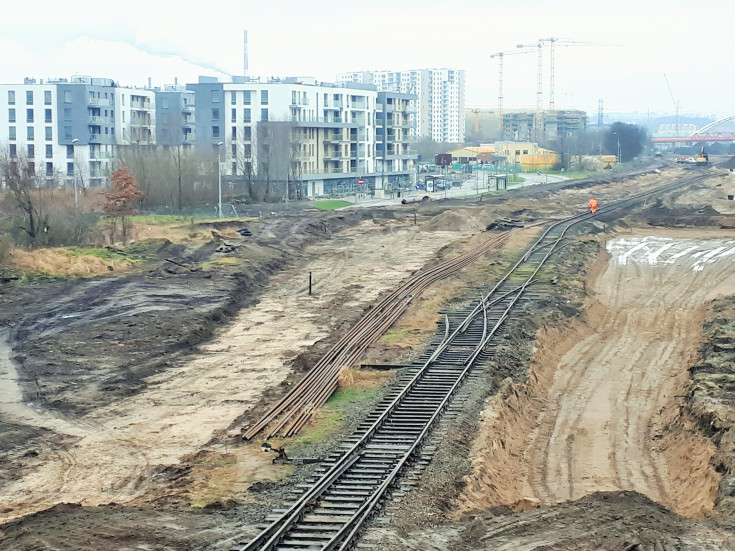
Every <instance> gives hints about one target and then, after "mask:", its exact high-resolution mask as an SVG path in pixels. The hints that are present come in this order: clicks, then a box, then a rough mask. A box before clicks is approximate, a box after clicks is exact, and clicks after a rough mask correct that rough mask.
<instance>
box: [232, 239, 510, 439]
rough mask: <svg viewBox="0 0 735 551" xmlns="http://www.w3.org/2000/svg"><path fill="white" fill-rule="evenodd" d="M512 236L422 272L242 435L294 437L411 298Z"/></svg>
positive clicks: (363, 320) (364, 319) (356, 327)
mask: <svg viewBox="0 0 735 551" xmlns="http://www.w3.org/2000/svg"><path fill="white" fill-rule="evenodd" d="M510 233H511V232H504V233H502V234H500V235H498V236H495V237H493V238H491V239H488V240H487V241H485V242H484V243H482V244H481V245H479V246H477V247H475V248H474V249H472V250H470V251H467V252H465V253H462V254H461V255H459V256H457V257H455V258H453V259H450V260H447V261H445V262H442V263H440V264H438V265H436V266H434V267H431V268H428V269H426V270H422V271H421V272H419V273H418V274H417V275H415V276H413V277H412V278H411V279H410V280H409V281H407V282H406V283H404V284H403V285H402V286H401V287H400V288H399V289H397V290H396V291H394V292H392V293H390V294H389V295H388V296H386V297H385V298H384V299H383V300H381V302H379V303H378V304H377V305H376V306H375V307H374V308H373V309H371V311H370V312H368V313H367V314H366V315H365V316H363V317H362V318H361V319H360V320H358V322H357V323H356V324H355V325H354V326H353V327H352V328H351V329H350V330H349V331H348V332H347V333H346V334H345V335H344V336H343V338H342V339H340V341H339V342H338V343H337V344H336V345H335V346H334V347H333V348H332V349H330V351H329V352H327V354H325V356H323V357H322V359H320V360H319V361H318V362H317V364H315V365H314V367H313V368H312V369H311V370H310V371H309V373H308V374H307V375H306V376H305V377H304V379H302V380H301V381H300V382H299V384H298V385H297V386H296V387H294V389H292V391H291V392H290V393H289V394H288V395H286V396H285V397H284V398H282V399H281V400H280V401H279V402H278V403H277V404H276V405H275V406H273V407H272V408H271V409H270V410H269V411H268V412H267V413H266V414H265V415H264V416H263V417H261V419H260V420H259V421H258V422H257V423H256V424H255V425H253V426H251V427H249V428H248V430H247V431H246V432H245V433H244V435H243V436H244V438H245V439H251V438H253V437H254V436H255V435H257V434H258V433H259V432H260V431H262V430H263V429H264V428H266V427H267V426H268V425H269V424H270V423H273V422H275V423H276V424H275V426H273V427H272V428H271V429H270V432H269V433H268V437H271V436H275V435H276V434H277V433H278V432H279V431H283V430H284V427H287V425H288V427H287V428H286V429H285V435H286V436H290V435H293V434H295V432H297V431H298V430H299V429H300V428H301V427H302V426H303V425H304V424H305V423H306V422H307V421H308V418H309V417H310V416H311V412H312V411H313V410H314V409H315V408H317V407H319V406H321V405H322V404H323V403H324V402H325V401H326V399H327V398H329V396H331V394H332V393H333V391H334V389H336V387H337V384H336V383H337V378H338V375H339V371H340V370H341V369H342V368H343V367H345V366H349V365H352V364H353V363H354V362H356V361H358V360H359V356H360V355H362V353H363V352H364V351H365V349H367V347H368V346H370V344H372V343H373V342H375V341H376V340H377V338H379V337H380V335H382V333H383V332H384V331H385V329H387V328H388V327H390V325H392V324H393V323H394V322H395V320H396V319H397V318H398V317H400V315H401V314H402V313H403V312H404V311H405V310H406V308H408V306H409V303H410V301H411V299H412V298H414V297H415V296H417V295H418V294H420V293H421V292H423V291H424V290H425V289H426V288H427V287H428V286H429V285H431V284H433V283H435V282H436V281H438V280H439V279H443V278H445V277H448V276H449V275H451V274H452V273H454V272H456V271H457V270H460V269H462V268H464V267H466V266H467V265H469V264H470V263H471V262H473V261H475V260H476V259H477V258H479V257H480V256H482V255H484V254H486V253H488V252H490V251H492V250H494V249H496V248H498V247H499V246H500V245H502V244H504V243H505V242H506V241H507V240H508V238H509V235H510ZM381 315H382V317H381ZM325 396H326V398H325ZM288 411H291V414H288V413H287V412H288ZM279 416H283V417H282V418H281V420H280V421H276V419H277V418H278V417H279ZM289 423H290V424H289Z"/></svg>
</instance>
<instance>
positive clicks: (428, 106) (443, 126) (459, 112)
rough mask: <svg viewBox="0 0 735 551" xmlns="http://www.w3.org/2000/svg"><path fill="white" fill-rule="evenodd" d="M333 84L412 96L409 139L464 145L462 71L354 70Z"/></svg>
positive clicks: (340, 75)
mask: <svg viewBox="0 0 735 551" xmlns="http://www.w3.org/2000/svg"><path fill="white" fill-rule="evenodd" d="M337 81H338V82H343V83H344V82H358V83H362V84H372V85H374V86H375V87H376V88H377V89H378V91H379V92H398V93H403V94H414V95H416V96H417V101H416V104H417V109H416V115H415V117H414V118H413V121H412V129H411V137H412V138H414V139H421V138H427V137H428V138H430V139H432V140H433V141H435V142H449V143H461V142H464V136H465V117H464V104H465V90H464V88H465V73H464V70H461V69H414V70H408V71H358V72H352V73H341V74H339V75H337Z"/></svg>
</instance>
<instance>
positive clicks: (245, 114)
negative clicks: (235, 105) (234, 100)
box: [242, 107, 250, 122]
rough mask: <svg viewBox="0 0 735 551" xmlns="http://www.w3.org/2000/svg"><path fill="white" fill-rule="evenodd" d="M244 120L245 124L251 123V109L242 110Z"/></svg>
mask: <svg viewBox="0 0 735 551" xmlns="http://www.w3.org/2000/svg"><path fill="white" fill-rule="evenodd" d="M242 118H243V120H244V121H245V122H250V108H249V107H246V108H245V109H243V110H242Z"/></svg>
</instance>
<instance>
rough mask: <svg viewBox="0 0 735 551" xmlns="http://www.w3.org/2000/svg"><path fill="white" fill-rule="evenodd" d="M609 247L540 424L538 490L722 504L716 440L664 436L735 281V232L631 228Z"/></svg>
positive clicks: (697, 505)
mask: <svg viewBox="0 0 735 551" xmlns="http://www.w3.org/2000/svg"><path fill="white" fill-rule="evenodd" d="M607 249H608V252H609V254H610V257H611V258H610V262H609V265H608V267H607V269H606V270H605V271H604V273H602V274H601V276H600V277H599V278H597V280H596V281H595V283H594V288H593V294H594V298H595V299H596V304H594V305H593V307H592V309H591V311H590V316H589V319H588V322H587V324H588V330H587V331H586V333H587V335H586V336H585V337H584V338H582V339H581V340H579V341H578V342H577V343H576V344H574V345H573V346H572V347H571V348H570V349H569V350H568V352H566V354H564V355H563V357H562V358H561V361H560V362H559V364H558V366H557V367H556V375H555V377H554V380H553V384H552V386H551V388H550V389H549V391H548V394H547V396H546V400H545V405H544V406H543V409H542V411H541V414H540V416H539V418H538V425H537V427H536V429H535V431H534V433H533V434H532V436H531V443H530V446H529V450H528V462H529V476H528V494H527V495H530V496H533V497H535V498H537V499H539V500H540V501H541V502H543V503H557V502H561V501H565V500H572V499H577V498H580V497H582V496H585V495H588V494H590V493H593V492H596V491H611V490H635V491H638V492H640V493H642V494H645V495H647V496H648V497H650V498H651V499H653V500H654V501H657V502H659V503H662V504H665V505H667V506H670V507H672V508H673V509H674V510H676V511H677V512H679V513H684V514H696V513H698V512H701V511H706V510H710V509H712V507H713V506H714V497H715V493H716V490H717V482H718V481H719V475H717V474H716V473H715V472H714V469H713V468H712V466H710V465H709V464H708V462H707V461H706V451H707V450H709V451H710V452H712V451H713V450H712V449H711V448H712V445H711V443H709V442H708V441H706V440H704V439H699V442H698V445H697V446H692V447H693V448H695V449H699V450H702V451H704V452H705V453H701V452H700V453H698V454H694V455H693V456H689V457H687V453H686V452H685V449H681V447H682V443H679V446H678V448H679V449H662V446H660V445H659V443H658V442H657V439H658V438H660V437H661V434H662V433H663V431H664V429H665V427H664V426H663V425H664V424H665V421H666V419H667V415H666V411H667V408H669V407H671V406H672V405H675V404H676V403H677V401H680V400H681V397H677V395H679V396H680V395H682V394H683V393H684V389H685V385H686V382H687V378H688V373H687V368H688V366H689V365H691V362H692V360H693V358H694V355H695V354H696V349H697V343H698V338H699V335H700V333H701V324H702V316H703V306H704V304H705V303H706V302H707V301H708V300H711V299H712V298H713V297H714V296H716V295H717V294H719V293H727V294H731V293H732V292H733V291H735V264H733V262H732V255H733V254H735V242H732V241H722V240H711V241H699V240H694V239H671V238H661V237H631V238H617V239H614V240H613V241H611V242H609V243H608V245H607ZM691 438H692V439H694V436H692V437H691ZM664 442H665V440H664ZM703 456H705V457H704V459H705V460H704V462H701V460H702V459H703Z"/></svg>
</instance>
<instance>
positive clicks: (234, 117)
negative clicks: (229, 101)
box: [230, 109, 237, 122]
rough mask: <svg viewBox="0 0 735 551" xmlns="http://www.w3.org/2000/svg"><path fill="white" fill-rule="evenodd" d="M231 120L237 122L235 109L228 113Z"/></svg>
mask: <svg viewBox="0 0 735 551" xmlns="http://www.w3.org/2000/svg"><path fill="white" fill-rule="evenodd" d="M230 121H231V122H237V109H233V110H232V113H231V115H230Z"/></svg>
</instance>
